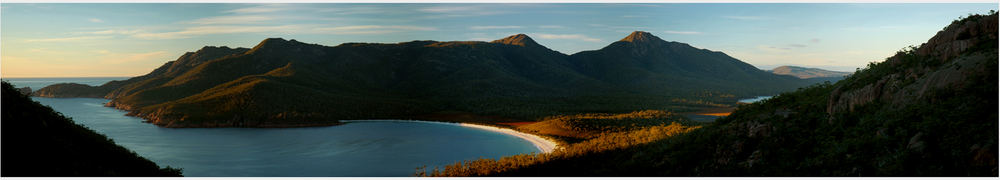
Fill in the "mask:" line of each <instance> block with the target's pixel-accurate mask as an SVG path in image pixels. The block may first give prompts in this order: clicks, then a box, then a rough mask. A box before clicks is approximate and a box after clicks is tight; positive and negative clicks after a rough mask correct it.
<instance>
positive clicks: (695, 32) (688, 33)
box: [663, 31, 702, 35]
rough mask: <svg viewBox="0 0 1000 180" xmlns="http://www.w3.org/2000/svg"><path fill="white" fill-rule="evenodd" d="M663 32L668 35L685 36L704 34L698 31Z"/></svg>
mask: <svg viewBox="0 0 1000 180" xmlns="http://www.w3.org/2000/svg"><path fill="white" fill-rule="evenodd" d="M663 32H664V33H667V34H684V35H695V34H702V32H698V31H663Z"/></svg>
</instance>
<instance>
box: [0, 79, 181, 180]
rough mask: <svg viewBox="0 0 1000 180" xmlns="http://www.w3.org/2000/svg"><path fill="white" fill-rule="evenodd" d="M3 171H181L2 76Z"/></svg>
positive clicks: (13, 174) (177, 173) (136, 173)
mask: <svg viewBox="0 0 1000 180" xmlns="http://www.w3.org/2000/svg"><path fill="white" fill-rule="evenodd" d="M2 94H3V112H2V119H3V126H0V127H2V132H3V135H2V138H3V139H2V143H3V147H4V149H3V151H2V153H3V154H2V156H3V161H2V163H3V164H2V165H0V166H2V167H3V169H2V171H3V176H5V177H19V176H48V177H58V176H133V177H135V176H181V169H178V168H172V167H166V168H159V167H158V166H157V165H156V164H155V163H153V162H152V161H149V160H147V159H145V158H143V157H140V156H138V155H137V154H135V152H132V151H130V150H128V149H125V148H124V147H121V146H118V145H116V144H115V143H114V142H113V141H112V140H111V139H108V138H107V137H106V136H104V135H101V134H98V133H96V132H94V131H93V130H90V129H88V128H86V127H83V126H80V125H77V124H75V123H74V122H73V120H71V119H69V118H67V117H65V116H63V115H62V114H60V113H58V112H56V111H54V110H52V109H51V108H49V107H47V106H44V105H42V104H39V103H38V102H35V101H32V100H31V99H30V98H28V97H27V96H25V95H22V94H20V93H19V92H18V91H17V90H16V89H14V87H13V86H12V85H10V84H9V83H7V82H3V89H2Z"/></svg>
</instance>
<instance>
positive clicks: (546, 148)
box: [340, 119, 559, 153]
mask: <svg viewBox="0 0 1000 180" xmlns="http://www.w3.org/2000/svg"><path fill="white" fill-rule="evenodd" d="M340 122H344V123H350V122H411V123H431V124H444V125H452V126H462V127H469V128H476V129H481V130H486V131H492V132H498V133H503V134H506V135H510V136H514V137H518V138H521V139H524V140H525V141H528V142H530V143H531V144H532V145H535V148H538V150H539V151H541V153H550V152H552V151H555V150H556V149H557V148H559V144H557V143H556V142H555V141H552V140H549V139H546V138H543V137H541V136H538V135H534V134H528V133H523V132H520V131H516V130H513V129H508V128H500V127H493V126H486V125H478V124H470V123H452V122H438V121H421V120H388V119H386V120H341V121H340Z"/></svg>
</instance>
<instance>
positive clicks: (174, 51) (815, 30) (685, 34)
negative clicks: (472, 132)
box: [0, 3, 998, 77]
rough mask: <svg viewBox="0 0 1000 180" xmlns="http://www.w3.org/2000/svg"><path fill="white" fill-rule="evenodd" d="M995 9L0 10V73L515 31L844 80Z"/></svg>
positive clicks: (142, 67) (132, 71)
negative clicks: (686, 49)
mask: <svg viewBox="0 0 1000 180" xmlns="http://www.w3.org/2000/svg"><path fill="white" fill-rule="evenodd" d="M997 7H998V4H997V3H957V4H948V3H930V4H926V3H924V4H921V3H904V4H893V3H863V4H808V3H784V4H783V3H762V4H749V3H743V4H726V3H710V4H685V3H658V4H593V3H591V4H560V3H549V4H475V3H460V4H343V3H340V4H337V3H324V4H305V3H294V4H247V3H221V4H212V3H171V4H160V3H143V4H113V3H91V4H53V3H42V4H21V3H15V4H12V3H3V4H0V77H126V76H138V75H143V74H146V73H148V72H150V71H152V70H153V69H155V68H157V67H159V66H161V65H163V64H164V63H166V62H168V61H171V60H175V59H177V57H179V56H181V55H182V54H184V53H185V52H191V51H196V50H198V49H200V48H201V47H204V46H229V47H248V48H249V47H253V46H255V45H256V44H257V43H259V42H260V41H261V40H264V39H265V38H270V37H280V38H285V39H296V40H298V41H301V42H306V43H313V44H321V45H326V46H336V45H339V44H341V43H346V42H378V43H397V42H407V41H413V40H436V41H469V40H472V41H491V40H495V39H500V38H503V37H506V36H510V35H514V34H518V33H523V34H527V35H528V36H530V37H532V38H533V39H534V40H535V41H537V42H538V43H539V44H541V45H544V46H546V47H549V48H550V49H553V50H556V51H559V52H562V53H565V54H573V53H577V52H580V51H587V50H597V49H600V48H602V47H604V46H607V45H608V44H610V43H612V42H615V41H618V40H620V39H622V38H624V37H625V36H627V35H628V34H629V33H630V32H632V31H647V32H650V33H652V34H653V35H656V36H658V37H660V38H661V39H664V40H667V41H676V42H683V43H687V44H690V45H692V46H694V47H697V48H702V49H708V50H713V51H721V52H724V53H726V54H728V55H730V56H732V57H734V58H736V59H739V60H742V61H744V62H747V63H750V64H752V65H754V66H756V67H758V68H761V69H771V68H774V67H777V66H781V65H796V66H806V67H818V68H824V69H830V70H838V71H850V72H853V71H854V70H855V69H856V68H859V67H864V66H865V65H867V64H868V63H869V62H878V61H882V60H884V59H885V58H886V57H888V56H891V55H892V54H894V53H895V52H896V51H898V50H900V49H902V48H904V47H906V46H910V45H919V44H921V43H923V42H926V41H927V40H928V39H929V38H930V37H931V36H933V35H934V34H935V33H936V32H937V31H940V30H941V29H942V28H944V27H945V26H946V25H948V24H949V23H951V21H953V20H955V19H958V18H960V17H962V16H966V15H968V14H984V13H987V12H989V11H990V10H995V9H997Z"/></svg>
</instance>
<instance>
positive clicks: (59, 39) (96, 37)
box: [25, 36, 111, 42]
mask: <svg viewBox="0 0 1000 180" xmlns="http://www.w3.org/2000/svg"><path fill="white" fill-rule="evenodd" d="M108 38H111V36H77V37H65V38H45V39H28V40H25V42H75V41H85V40H94V39H108Z"/></svg>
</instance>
